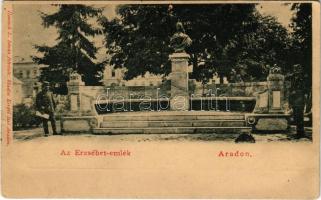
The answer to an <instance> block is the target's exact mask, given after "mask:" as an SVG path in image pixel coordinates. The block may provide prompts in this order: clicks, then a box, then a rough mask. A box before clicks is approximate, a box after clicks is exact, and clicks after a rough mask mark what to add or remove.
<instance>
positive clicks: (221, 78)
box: [220, 74, 224, 84]
mask: <svg viewBox="0 0 321 200" xmlns="http://www.w3.org/2000/svg"><path fill="white" fill-rule="evenodd" d="M223 83H224V75H223V74H220V84H223Z"/></svg>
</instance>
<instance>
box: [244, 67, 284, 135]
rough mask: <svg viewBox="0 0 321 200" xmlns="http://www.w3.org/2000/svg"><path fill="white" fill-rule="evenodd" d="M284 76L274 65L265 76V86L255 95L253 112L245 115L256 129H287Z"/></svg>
mask: <svg viewBox="0 0 321 200" xmlns="http://www.w3.org/2000/svg"><path fill="white" fill-rule="evenodd" d="M284 90H285V86H284V76H283V75H282V74H281V69H280V68H279V67H278V66H276V65H274V66H273V67H271V68H270V71H269V75H268V77H267V88H266V89H265V90H264V91H262V92H260V93H259V94H258V96H257V102H256V106H255V109H254V111H253V114H250V115H248V116H247V120H248V122H251V124H252V126H253V129H254V130H256V131H286V130H288V129H289V117H290V116H289V114H287V113H285V105H286V104H287V101H286V98H285V95H284V93H285V91H284Z"/></svg>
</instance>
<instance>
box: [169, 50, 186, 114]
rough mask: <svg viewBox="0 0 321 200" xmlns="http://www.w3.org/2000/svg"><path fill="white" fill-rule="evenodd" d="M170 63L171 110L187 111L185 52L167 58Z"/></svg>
mask: <svg viewBox="0 0 321 200" xmlns="http://www.w3.org/2000/svg"><path fill="white" fill-rule="evenodd" d="M169 58H170V60H171V63H172V73H171V101H170V108H171V110H180V111H183V110H189V95H188V59H189V55H188V54H187V53H185V52H182V53H173V54H171V55H170V56H169Z"/></svg>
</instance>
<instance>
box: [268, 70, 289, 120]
mask: <svg viewBox="0 0 321 200" xmlns="http://www.w3.org/2000/svg"><path fill="white" fill-rule="evenodd" d="M267 84H268V98H269V100H268V102H269V103H268V111H269V113H280V114H283V113H284V109H283V106H284V104H285V97H284V76H283V75H282V74H280V73H270V74H269V76H268V77H267Z"/></svg>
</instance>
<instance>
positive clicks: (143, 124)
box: [100, 120, 246, 128]
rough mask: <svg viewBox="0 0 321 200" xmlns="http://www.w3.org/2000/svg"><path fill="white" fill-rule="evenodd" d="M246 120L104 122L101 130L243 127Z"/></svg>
mask: <svg viewBox="0 0 321 200" xmlns="http://www.w3.org/2000/svg"><path fill="white" fill-rule="evenodd" d="M242 126H246V123H245V121H244V120H191V121H186V120H185V121H184V120H183V121H179V120H177V121H104V122H101V124H100V128H147V127H159V128H160V127H242Z"/></svg>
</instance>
